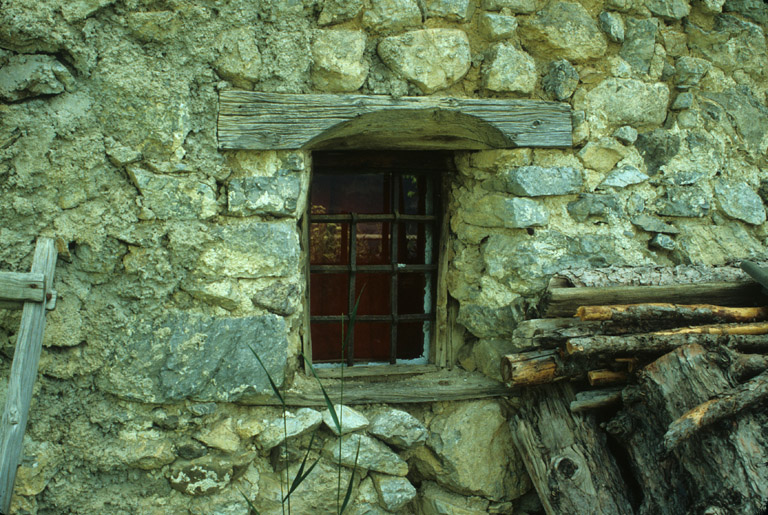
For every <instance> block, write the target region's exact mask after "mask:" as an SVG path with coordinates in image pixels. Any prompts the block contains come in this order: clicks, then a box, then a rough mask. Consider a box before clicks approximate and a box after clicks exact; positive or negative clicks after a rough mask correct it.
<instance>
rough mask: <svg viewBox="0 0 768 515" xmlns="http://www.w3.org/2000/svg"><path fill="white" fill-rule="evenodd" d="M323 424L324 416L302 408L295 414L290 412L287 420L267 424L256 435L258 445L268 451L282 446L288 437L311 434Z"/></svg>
mask: <svg viewBox="0 0 768 515" xmlns="http://www.w3.org/2000/svg"><path fill="white" fill-rule="evenodd" d="M322 422H323V417H322V415H320V413H318V412H317V411H315V410H313V409H311V408H300V409H298V410H296V412H295V413H292V412H290V411H288V412H286V414H285V420H283V417H282V416H280V417H278V418H274V419H272V420H270V421H268V422H267V424H266V426H265V427H264V429H263V430H262V432H261V433H259V434H258V435H256V444H257V445H258V446H259V447H260V448H261V449H263V450H265V451H267V450H269V449H272V448H273V447H276V446H278V445H280V444H282V443H283V441H285V439H286V436H287V438H294V437H296V436H301V435H305V434H307V433H311V432H312V431H314V430H315V429H316V428H317V427H318V426H319V425H320V424H321V423H322ZM286 428H287V429H286Z"/></svg>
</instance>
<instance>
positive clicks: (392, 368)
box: [301, 149, 463, 378]
mask: <svg viewBox="0 0 768 515" xmlns="http://www.w3.org/2000/svg"><path fill="white" fill-rule="evenodd" d="M364 152H375V153H377V154H380V153H381V152H382V151H381V150H378V149H377V150H371V151H364ZM392 152H409V153H412V154H415V153H422V154H426V153H429V152H434V151H430V150H415V151H413V150H409V151H403V150H393V151H392ZM441 154H442V155H443V158H444V159H445V161H444V163H445V166H444V167H442V168H440V169H436V170H435V173H436V174H439V177H438V178H437V179H436V180H435V181H434V187H436V188H440V194H441V197H442V202H441V203H440V206H439V209H440V211H439V212H435V213H434V215H433V216H434V217H435V218H436V220H437V222H438V223H437V224H435V227H434V230H435V237H436V238H439V240H438V244H437V246H436V247H437V248H436V255H435V256H434V259H433V261H432V266H436V267H437V270H436V273H435V280H436V285H435V294H434V309H433V312H434V322H433V328H432V331H431V333H432V334H431V340H430V342H429V349H428V351H429V354H428V356H427V363H426V364H408V363H405V364H403V363H396V364H375V365H359V364H358V365H355V366H348V365H346V364H345V365H344V366H343V370H344V372H343V375H344V377H348V378H355V377H359V378H364V377H378V376H387V375H393V376H403V375H412V374H423V373H429V372H435V371H437V370H439V369H441V368H451V367H452V366H453V364H454V362H455V356H456V353H457V351H458V347H460V346H461V344H463V332H462V331H460V329H459V328H457V327H456V324H455V323H454V322H455V320H456V316H457V315H458V303H457V302H456V301H454V300H453V299H451V298H450V296H449V294H448V287H447V273H448V267H449V264H450V261H451V258H452V245H451V244H450V230H449V224H450V210H449V205H450V202H449V201H448V199H449V198H450V197H449V194H450V190H451V185H452V183H453V181H454V177H455V175H456V167H455V164H454V159H455V152H454V151H442V152H441ZM309 162H310V178H309V183H308V190H307V202H306V207H305V211H304V213H303V215H302V219H301V238H302V257H303V259H304V263H303V267H302V268H303V273H304V279H305V280H304V284H305V295H304V321H303V322H304V323H303V325H304V327H303V328H302V331H301V338H302V342H301V345H302V352H303V359H304V368H305V372H306V373H307V374H310V373H311V371H310V370H309V366H308V365H307V362H309V363H310V364H311V363H312V361H311V360H312V337H311V327H310V324H311V321H310V277H311V276H310V273H311V272H310V263H309V261H310V260H309V252H310V247H309V233H310V230H309V229H310V224H311V223H312V222H311V220H310V218H311V216H310V209H311V202H310V196H311V188H312V180H313V176H314V171H315V167H314V163H313V159H310V160H309ZM365 171H368V169H366V170H365ZM370 171H371V172H377V171H382V170H376V169H375V168H373V169H370ZM384 171H386V170H384ZM360 173H363V171H362V170H361V171H360ZM403 173H405V174H407V171H404V172H403ZM422 266H423V265H422ZM315 372H316V373H317V374H318V375H319V376H320V377H329V378H335V377H340V376H341V375H342V366H341V363H339V364H333V365H332V366H324V367H315Z"/></svg>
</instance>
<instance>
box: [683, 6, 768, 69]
mask: <svg viewBox="0 0 768 515" xmlns="http://www.w3.org/2000/svg"><path fill="white" fill-rule="evenodd" d="M685 29H686V32H687V33H688V46H689V48H690V49H691V52H692V53H694V55H700V56H701V57H703V58H704V59H706V60H708V61H710V62H711V63H712V64H714V65H715V66H717V67H718V68H720V69H722V70H723V71H725V72H726V73H730V72H733V71H735V70H744V71H746V72H747V73H749V74H751V75H754V76H756V77H764V76H765V73H766V71H765V66H764V65H763V63H765V62H766V59H768V54H767V53H766V41H765V32H764V30H763V29H762V28H761V27H760V26H759V25H755V24H754V23H750V22H748V21H745V20H741V19H739V18H737V17H735V16H730V15H726V14H721V15H719V16H717V17H715V25H714V27H713V28H712V30H705V29H702V28H700V27H698V26H697V25H695V24H693V23H689V24H686V26H685Z"/></svg>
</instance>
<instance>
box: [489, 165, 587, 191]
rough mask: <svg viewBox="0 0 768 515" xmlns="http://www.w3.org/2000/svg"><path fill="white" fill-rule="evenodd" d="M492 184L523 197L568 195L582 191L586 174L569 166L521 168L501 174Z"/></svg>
mask: <svg viewBox="0 0 768 515" xmlns="http://www.w3.org/2000/svg"><path fill="white" fill-rule="evenodd" d="M491 183H492V184H496V185H498V186H500V189H501V191H506V192H507V193H512V194H514V195H518V196H522V197H541V196H550V195H568V194H571V193H578V192H579V191H581V188H582V187H583V186H584V174H583V173H582V171H581V170H577V169H575V168H571V167H567V166H553V167H544V166H520V167H517V168H509V169H507V170H504V171H502V172H500V173H499V174H498V175H497V178H496V179H495V180H492V181H491Z"/></svg>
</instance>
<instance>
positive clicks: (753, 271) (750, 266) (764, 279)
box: [740, 260, 768, 290]
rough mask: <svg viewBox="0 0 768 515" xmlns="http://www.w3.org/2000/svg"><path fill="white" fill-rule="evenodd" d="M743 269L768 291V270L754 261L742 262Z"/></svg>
mask: <svg viewBox="0 0 768 515" xmlns="http://www.w3.org/2000/svg"><path fill="white" fill-rule="evenodd" d="M740 266H741V269H742V270H744V271H745V272H746V273H748V274H749V276H750V277H751V278H752V279H754V280H755V281H757V282H758V283H759V284H760V285H761V286H762V287H763V288H764V289H766V290H768V270H766V269H765V268H763V267H761V266H759V265H758V264H757V263H753V262H752V261H747V260H744V261H742V262H741V265H740Z"/></svg>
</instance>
